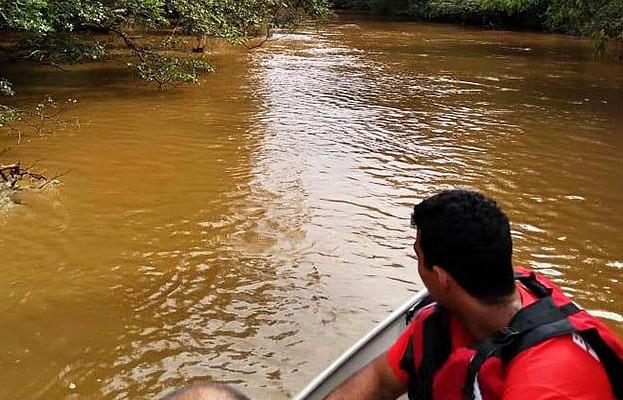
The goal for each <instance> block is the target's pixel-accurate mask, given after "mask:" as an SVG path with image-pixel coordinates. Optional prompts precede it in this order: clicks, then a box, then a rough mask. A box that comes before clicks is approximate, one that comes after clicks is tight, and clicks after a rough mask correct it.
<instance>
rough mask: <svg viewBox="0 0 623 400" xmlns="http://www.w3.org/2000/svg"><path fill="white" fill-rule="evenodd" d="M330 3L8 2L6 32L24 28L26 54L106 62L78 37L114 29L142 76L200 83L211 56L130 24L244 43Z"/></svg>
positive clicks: (2, 18)
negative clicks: (158, 43)
mask: <svg viewBox="0 0 623 400" xmlns="http://www.w3.org/2000/svg"><path fill="white" fill-rule="evenodd" d="M328 12H329V3H328V0H195V1H192V0H96V1H90V0H0V31H17V32H24V33H25V35H26V36H25V37H26V39H25V40H24V41H23V42H22V48H21V51H22V56H21V57H20V58H22V59H27V60H31V61H39V62H47V63H53V64H56V65H57V64H60V63H77V62H83V61H87V60H93V59H99V58H101V57H102V56H103V55H104V50H105V49H104V47H103V46H102V45H101V44H99V43H97V42H93V41H85V40H83V38H84V37H87V38H88V36H85V35H81V36H80V38H78V37H77V34H82V33H84V32H88V31H97V32H100V33H114V34H117V35H118V36H120V37H121V38H122V39H123V40H124V42H125V43H126V45H127V46H128V47H129V48H130V49H132V50H133V51H134V53H135V54H136V55H137V56H138V58H139V59H140V63H139V64H138V68H139V70H138V73H139V76H140V77H142V78H144V79H146V80H148V81H151V82H156V83H158V84H159V85H160V87H164V86H168V85H170V84H173V83H174V82H196V81H197V74H198V73H199V72H201V71H203V72H206V71H212V69H213V68H212V67H211V66H209V65H208V64H207V63H206V62H204V61H198V60H182V59H179V58H172V57H164V56H158V55H157V53H156V51H155V50H153V49H152V50H150V51H147V49H145V48H142V47H141V46H140V45H138V44H137V43H136V42H134V40H133V39H132V38H131V37H130V35H128V33H127V30H128V29H141V30H157V29H161V28H165V27H169V26H170V23H171V22H172V21H173V22H175V25H176V28H181V30H182V31H184V32H186V33H188V34H192V35H213V36H219V37H224V38H227V39H228V40H230V41H231V42H233V43H244V42H245V41H246V38H247V37H248V36H252V35H257V34H265V35H267V36H268V35H269V34H270V32H271V29H272V28H275V27H287V26H292V25H293V24H296V23H298V22H300V21H301V20H302V19H303V18H305V17H313V18H322V17H323V16H325V15H327V14H328Z"/></svg>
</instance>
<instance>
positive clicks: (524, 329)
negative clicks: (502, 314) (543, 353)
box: [463, 296, 579, 399]
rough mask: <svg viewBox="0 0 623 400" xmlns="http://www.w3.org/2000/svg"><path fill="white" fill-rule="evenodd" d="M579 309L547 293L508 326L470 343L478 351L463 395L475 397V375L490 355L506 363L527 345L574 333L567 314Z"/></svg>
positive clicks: (471, 365) (518, 313)
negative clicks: (500, 358) (561, 306)
mask: <svg viewBox="0 0 623 400" xmlns="http://www.w3.org/2000/svg"><path fill="white" fill-rule="evenodd" d="M570 304H573V303H570ZM577 311H579V309H578V308H577V307H575V306H574V307H569V306H568V305H567V306H565V307H563V308H559V307H558V306H556V305H555V304H554V301H553V299H552V297H551V296H545V297H543V298H541V299H539V300H538V301H536V302H534V303H532V304H531V305H529V306H527V307H525V308H522V309H521V310H519V312H517V314H515V316H514V317H513V318H512V319H511V321H510V323H509V325H508V326H507V327H505V328H502V329H501V330H499V331H498V332H496V333H494V334H493V335H492V336H490V337H489V338H487V339H485V340H483V341H481V342H478V343H476V344H474V345H472V346H471V347H472V348H473V349H475V350H476V354H475V355H474V357H473V358H472V360H471V361H470V364H469V366H468V368H467V376H466V379H465V385H464V386H463V394H464V395H465V396H467V398H469V399H474V398H475V394H474V383H475V381H476V376H477V375H478V371H479V370H480V368H481V367H482V365H483V364H484V363H485V361H486V360H487V359H488V358H489V357H491V356H494V355H496V356H500V357H502V361H503V362H504V363H508V362H509V361H510V360H511V359H512V358H513V357H514V356H515V355H517V354H519V353H520V352H521V351H523V350H525V349H527V348H528V347H532V346H534V345H536V344H537V343H540V342H542V341H544V340H547V339H549V338H552V337H555V336H561V335H566V334H569V333H571V332H573V331H574V327H573V325H571V323H570V322H569V320H568V319H567V316H568V315H570V314H571V313H574V312H577Z"/></svg>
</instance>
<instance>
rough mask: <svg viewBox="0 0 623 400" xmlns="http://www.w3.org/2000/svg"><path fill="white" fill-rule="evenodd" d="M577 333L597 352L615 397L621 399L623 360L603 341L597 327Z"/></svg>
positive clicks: (622, 390) (622, 393)
mask: <svg viewBox="0 0 623 400" xmlns="http://www.w3.org/2000/svg"><path fill="white" fill-rule="evenodd" d="M579 334H580V336H582V338H583V339H584V340H586V342H587V343H588V344H589V345H590V346H591V347H592V348H593V350H594V351H595V353H597V357H599V360H600V361H601V364H602V365H603V366H604V369H605V370H606V374H607V375H608V379H609V380H610V386H612V392H613V393H614V395H615V397H616V398H617V399H620V400H623V360H622V359H621V357H620V356H618V355H617V354H616V353H615V352H614V350H612V349H611V348H610V346H608V345H607V344H606V342H604V340H603V339H602V338H601V336H600V335H599V332H598V331H597V329H587V330H585V331H582V332H580V333H579Z"/></svg>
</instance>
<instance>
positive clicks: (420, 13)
mask: <svg viewBox="0 0 623 400" xmlns="http://www.w3.org/2000/svg"><path fill="white" fill-rule="evenodd" d="M335 5H336V7H338V8H345V9H365V10H370V11H372V12H374V13H377V14H384V15H394V16H400V17H406V18H412V19H416V20H427V21H439V22H451V23H463V24H470V25H481V26H486V27H491V28H511V29H512V28H515V29H531V30H543V31H550V32H559V33H565V34H572V35H583V36H587V37H591V38H593V39H594V40H595V51H596V55H597V56H599V57H604V56H609V55H610V56H614V57H623V52H621V42H623V0H594V1H578V0H335Z"/></svg>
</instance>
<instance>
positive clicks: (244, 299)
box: [0, 20, 623, 399]
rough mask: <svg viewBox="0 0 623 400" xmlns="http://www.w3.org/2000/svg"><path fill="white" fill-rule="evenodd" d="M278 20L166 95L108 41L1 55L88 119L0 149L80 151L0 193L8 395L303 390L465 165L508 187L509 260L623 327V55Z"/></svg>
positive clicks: (544, 38) (380, 311) (20, 85)
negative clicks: (70, 56)
mask: <svg viewBox="0 0 623 400" xmlns="http://www.w3.org/2000/svg"><path fill="white" fill-rule="evenodd" d="M276 39H277V40H273V41H271V42H269V43H268V44H267V45H265V46H264V47H263V48H262V49H260V50H259V51H255V52H253V53H248V52H244V51H241V50H239V49H232V48H228V47H227V46H224V45H220V46H218V48H217V49H215V55H214V58H215V60H216V62H217V69H218V72H217V74H215V75H213V76H210V77H207V78H206V79H205V82H204V83H203V84H202V85H200V86H193V87H185V88H179V89H174V90H171V91H168V92H165V93H160V92H158V91H157V90H154V89H152V88H149V87H146V86H145V85H143V84H142V83H140V82H137V81H136V80H135V79H134V77H133V76H132V74H131V73H129V72H127V70H126V69H124V68H123V67H122V66H119V65H117V64H114V63H110V64H107V63H104V64H92V65H85V66H81V67H75V68H74V69H73V71H72V72H69V73H66V72H62V71H56V70H49V69H44V68H34V67H30V66H27V65H19V66H4V68H5V69H6V70H5V72H6V74H7V75H9V76H10V77H12V79H13V80H14V82H15V89H16V90H18V91H19V93H20V98H22V99H25V100H29V99H30V100H34V99H37V98H40V97H43V96H44V95H45V94H52V95H54V96H55V98H57V99H65V98H76V99H78V103H76V105H75V106H74V107H73V108H71V109H70V110H69V111H68V112H67V113H66V114H65V115H67V117H68V118H77V119H78V120H79V122H80V124H79V126H78V125H70V126H67V127H66V128H64V129H58V130H56V131H55V132H53V133H51V134H48V135H46V136H43V137H31V138H27V139H26V140H24V141H23V142H22V143H21V144H20V145H18V146H16V145H14V144H13V145H12V150H11V152H10V153H9V154H8V155H5V157H7V160H8V158H11V159H21V160H22V161H23V162H24V163H29V162H33V161H36V160H39V163H38V168H39V170H41V171H43V172H47V173H48V174H54V173H57V172H62V171H65V170H67V169H71V172H70V173H69V174H68V175H66V176H64V177H63V178H62V181H63V183H62V185H57V186H54V187H49V188H46V190H43V191H41V192H32V193H26V192H24V193H21V194H20V201H21V203H22V204H21V205H20V206H13V207H10V208H4V209H3V211H2V212H1V213H0V254H1V255H2V256H1V259H2V263H1V268H2V279H1V280H0V307H1V310H2V318H1V319H0V343H2V346H0V349H1V350H0V368H1V369H2V373H1V374H0V398H6V399H9V398H22V399H26V398H33V399H44V398H45V399H61V398H71V399H91V398H105V399H124V398H151V397H153V396H155V395H160V394H162V393H165V392H166V391H167V390H168V389H170V388H172V387H176V386H179V385H182V384H184V383H186V382H195V381H198V380H204V379H208V380H220V381H225V382H230V383H233V384H235V385H237V386H238V387H240V388H241V389H242V390H243V391H245V392H246V393H247V394H249V395H251V396H252V397H254V398H256V399H269V398H270V399H273V398H274V399H285V398H288V397H290V396H292V395H293V394H294V393H295V392H296V391H297V390H299V389H300V388H302V387H303V386H304V384H305V383H306V382H308V381H309V380H310V379H311V378H312V377H313V376H314V375H315V374H316V373H318V372H319V371H321V370H322V369H323V368H324V367H325V366H326V365H327V364H328V363H329V362H330V361H331V360H332V359H334V358H335V357H336V356H338V355H339V354H340V353H341V352H342V351H343V350H345V349H346V348H347V347H348V346H349V345H350V344H351V343H352V342H353V341H354V340H355V339H356V338H358V337H359V336H360V335H362V334H363V333H365V332H366V331H367V330H369V329H370V328H371V327H372V326H373V325H374V324H375V323H377V322H378V321H379V320H381V319H382V318H383V317H384V316H385V315H386V314H387V313H388V312H390V311H391V310H392V309H393V308H394V307H396V306H397V305H399V304H401V303H402V302H403V301H405V300H406V299H407V298H408V297H409V296H410V295H411V294H412V292H413V291H416V290H418V289H419V288H421V283H420V281H419V280H418V278H417V277H416V272H415V262H414V260H413V258H412V254H411V244H412V240H413V237H414V232H413V231H411V230H410V229H409V213H410V207H411V206H412V204H413V203H414V202H416V201H418V200H420V199H422V198H424V197H425V196H428V195H430V194H432V193H435V192H437V191H438V190H440V189H443V188H450V187H466V188H475V189H478V190H481V191H483V192H485V193H487V194H489V195H491V196H493V197H495V198H496V199H497V200H498V201H499V202H500V203H501V204H502V206H503V207H504V209H505V210H506V211H507V213H508V214H509V216H510V218H511V219H512V223H513V236H514V243H515V253H514V258H515V262H516V263H517V264H522V265H527V266H531V267H533V268H536V269H538V270H541V271H542V272H543V273H545V274H546V275H548V276H550V277H552V278H553V279H554V280H555V281H557V282H559V283H560V284H561V285H562V286H563V287H564V288H565V290H566V291H567V292H568V293H569V294H571V295H572V296H573V297H574V298H575V299H577V300H578V301H579V302H580V303H581V304H582V305H583V306H584V307H586V308H588V309H590V310H592V311H594V312H595V313H596V314H597V315H599V316H600V317H602V318H603V319H604V321H606V322H607V323H608V324H609V325H610V326H612V327H613V328H614V329H615V330H617V331H618V332H619V333H622V332H623V288H622V286H621V283H620V279H621V273H622V272H623V235H622V234H621V229H620V227H621V226H623V179H622V176H621V175H622V173H621V171H622V168H623V130H622V128H621V126H623V66H622V65H620V64H615V63H607V62H606V63H596V62H594V61H593V60H592V55H591V44H590V42H588V41H585V40H580V39H575V38H569V37H562V36H556V35H545V34H532V33H509V32H492V31H480V30H472V29H464V28H458V27H453V26H446V25H422V24H416V23H405V22H373V21H363V20H347V21H345V20H340V21H336V22H334V23H331V24H329V25H327V26H324V27H322V28H321V29H320V30H309V31H303V32H300V33H297V34H288V35H277V37H276ZM1 141H2V143H1V144H2V147H4V146H5V145H9V144H11V143H13V142H14V139H12V138H9V137H6V136H5V137H3V138H2V139H1Z"/></svg>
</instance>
